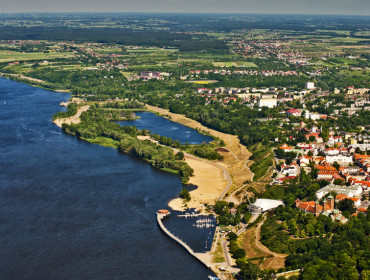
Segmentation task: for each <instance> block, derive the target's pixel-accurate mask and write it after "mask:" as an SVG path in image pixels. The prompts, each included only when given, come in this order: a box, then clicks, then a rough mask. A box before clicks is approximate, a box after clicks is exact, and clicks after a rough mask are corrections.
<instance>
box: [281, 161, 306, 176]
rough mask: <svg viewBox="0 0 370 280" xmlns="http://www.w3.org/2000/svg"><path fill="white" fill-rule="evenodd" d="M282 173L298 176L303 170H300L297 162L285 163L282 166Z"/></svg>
mask: <svg viewBox="0 0 370 280" xmlns="http://www.w3.org/2000/svg"><path fill="white" fill-rule="evenodd" d="M281 173H282V174H284V175H285V176H289V177H290V176H294V177H295V176H297V175H299V174H300V173H301V172H300V169H299V167H298V165H297V164H295V163H292V164H291V165H285V164H283V165H282V166H281Z"/></svg>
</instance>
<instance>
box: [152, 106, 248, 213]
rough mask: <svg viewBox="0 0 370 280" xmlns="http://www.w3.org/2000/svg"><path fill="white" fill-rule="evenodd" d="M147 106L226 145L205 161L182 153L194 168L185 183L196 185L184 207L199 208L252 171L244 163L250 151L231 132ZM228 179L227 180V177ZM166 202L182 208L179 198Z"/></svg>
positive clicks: (246, 162) (235, 186) (230, 188)
mask: <svg viewBox="0 0 370 280" xmlns="http://www.w3.org/2000/svg"><path fill="white" fill-rule="evenodd" d="M146 107H147V108H148V110H150V111H152V112H156V113H159V114H160V115H162V116H166V117H169V118H170V119H171V120H172V121H175V122H178V123H181V124H183V125H185V126H188V127H190V128H193V129H198V130H200V131H206V132H207V133H209V134H211V135H213V136H215V137H217V138H219V139H222V140H223V141H224V142H225V144H226V146H225V147H222V148H221V149H220V150H219V153H220V154H221V155H222V156H223V157H224V160H222V161H212V162H211V161H207V160H203V159H200V158H196V157H194V156H192V155H188V154H185V161H186V162H187V163H188V164H189V165H190V166H191V167H192V168H193V169H194V176H193V177H191V178H190V181H189V183H190V184H194V185H196V186H197V187H198V188H197V189H196V190H194V191H191V192H190V195H191V201H190V202H188V203H187V206H188V207H192V208H197V209H201V208H203V204H204V203H215V202H216V201H217V199H219V198H220V197H221V196H223V195H225V194H226V193H228V192H231V191H232V190H233V189H235V188H238V187H240V186H242V184H243V183H244V182H245V181H247V180H250V179H251V176H252V173H251V172H250V170H249V168H247V164H248V162H249V160H248V159H249V157H250V156H251V153H250V152H249V151H248V150H247V148H246V147H245V146H244V145H242V144H240V140H239V138H238V137H237V136H235V135H230V134H226V133H222V132H219V131H216V130H213V129H209V128H207V127H205V126H203V125H202V124H200V123H199V122H197V121H195V120H192V119H189V118H187V117H186V116H184V115H181V114H174V113H171V112H169V111H168V110H166V109H162V108H158V107H154V106H150V105H146ZM231 180H232V182H230V183H229V181H231ZM169 206H170V207H171V208H172V209H174V210H181V209H183V206H184V204H183V201H182V199H180V198H176V199H174V200H171V201H170V203H169Z"/></svg>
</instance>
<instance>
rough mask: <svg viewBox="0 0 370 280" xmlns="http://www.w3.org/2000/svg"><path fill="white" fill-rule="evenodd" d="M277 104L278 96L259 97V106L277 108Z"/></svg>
mask: <svg viewBox="0 0 370 280" xmlns="http://www.w3.org/2000/svg"><path fill="white" fill-rule="evenodd" d="M276 106H277V99H276V98H260V99H258V107H259V108H262V107H268V108H275V107H276Z"/></svg>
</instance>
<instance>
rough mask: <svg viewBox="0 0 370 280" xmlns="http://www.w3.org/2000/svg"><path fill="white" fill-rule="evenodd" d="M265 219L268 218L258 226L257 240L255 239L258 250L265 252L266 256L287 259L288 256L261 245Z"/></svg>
mask: <svg viewBox="0 0 370 280" xmlns="http://www.w3.org/2000/svg"><path fill="white" fill-rule="evenodd" d="M265 219H266V217H264V218H263V220H262V222H260V223H259V224H258V226H257V229H256V239H255V243H256V246H257V248H258V249H260V250H261V251H263V252H264V253H266V254H269V255H273V256H274V257H276V258H284V259H285V258H286V257H287V256H288V255H285V254H279V253H275V252H272V251H271V250H270V249H269V248H267V247H266V246H265V245H263V244H262V243H261V241H260V239H261V227H262V225H263V223H264V221H265Z"/></svg>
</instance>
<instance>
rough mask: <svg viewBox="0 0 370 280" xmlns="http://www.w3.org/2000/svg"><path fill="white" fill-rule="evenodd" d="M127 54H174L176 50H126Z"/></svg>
mask: <svg viewBox="0 0 370 280" xmlns="http://www.w3.org/2000/svg"><path fill="white" fill-rule="evenodd" d="M126 51H127V52H128V53H152V52H165V53H176V52H178V51H179V50H178V49H158V48H147V49H127V50H126Z"/></svg>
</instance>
